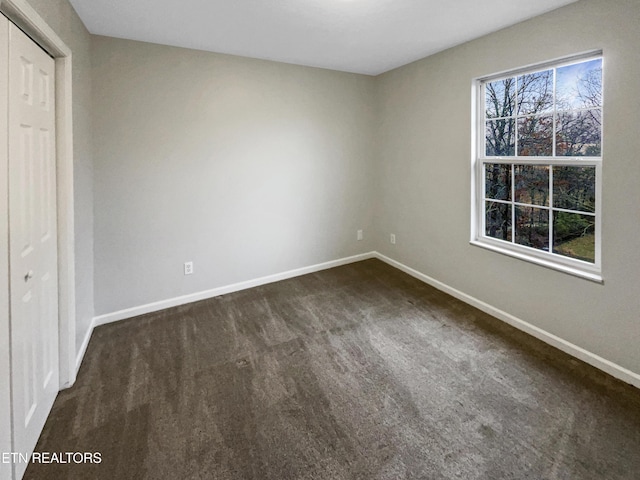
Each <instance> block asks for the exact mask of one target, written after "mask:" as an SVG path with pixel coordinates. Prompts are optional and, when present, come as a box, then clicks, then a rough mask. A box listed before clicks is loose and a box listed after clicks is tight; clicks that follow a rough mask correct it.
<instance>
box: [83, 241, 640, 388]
mask: <svg viewBox="0 0 640 480" xmlns="http://www.w3.org/2000/svg"><path fill="white" fill-rule="evenodd" d="M370 258H377V259H379V260H381V261H383V262H385V263H387V264H389V265H391V266H392V267H395V268H397V269H398V270H401V271H403V272H405V273H407V274H409V275H411V276H412V277H415V278H417V279H419V280H421V281H423V282H425V283H427V284H429V285H431V286H432V287H435V288H437V289H438V290H441V291H443V292H445V293H448V294H449V295H451V296H453V297H455V298H457V299H458V300H461V301H463V302H465V303H467V304H469V305H471V306H473V307H476V308H477V309H479V310H482V311H483V312H485V313H487V314H489V315H492V316H494V317H496V318H498V319H500V320H502V321H503V322H506V323H508V324H509V325H511V326H513V327H515V328H517V329H518V330H522V331H523V332H525V333H528V334H529V335H532V336H534V337H536V338H537V339H539V340H542V341H543V342H545V343H548V344H549V345H552V346H554V347H556V348H558V349H559V350H562V351H563V352H565V353H567V354H569V355H571V356H573V357H576V358H578V359H579V360H582V361H583V362H586V363H588V364H589V365H592V366H594V367H596V368H598V369H600V370H602V371H604V372H606V373H608V374H609V375H611V376H613V377H615V378H617V379H619V380H622V381H623V382H626V383H629V384H631V385H633V386H635V387H637V388H640V374H638V373H635V372H632V371H631V370H628V369H626V368H624V367H622V366H620V365H618V364H616V363H613V362H611V361H610V360H607V359H606V358H602V357H600V356H599V355H596V354H595V353H592V352H589V351H588V350H585V349H584V348H582V347H579V346H577V345H574V344H573V343H571V342H568V341H566V340H564V339H562V338H560V337H558V336H556V335H554V334H552V333H549V332H547V331H545V330H542V329H541V328H539V327H536V326H535V325H532V324H530V323H528V322H525V321H524V320H521V319H519V318H517V317H515V316H513V315H511V314H509V313H507V312H504V311H502V310H500V309H498V308H496V307H494V306H492V305H489V304H487V303H485V302H483V301H481V300H478V299H477V298H475V297H472V296H471V295H468V294H466V293H464V292H461V291H460V290H457V289H455V288H453V287H450V286H449V285H447V284H445V283H442V282H440V281H439V280H436V279H435V278H432V277H429V276H428V275H425V274H424V273H421V272H419V271H417V270H414V269H413V268H411V267H408V266H406V265H404V264H402V263H400V262H397V261H396V260H393V259H391V258H389V257H387V256H385V255H382V254H381V253H378V252H369V253H363V254H360V255H354V256H352V257H346V258H341V259H338V260H332V261H330V262H325V263H319V264H317V265H311V266H309V267H303V268H298V269H295V270H289V271H286V272H282V273H276V274H274V275H267V276H265V277H260V278H256V279H254V280H247V281H245V282H239V283H234V284H231V285H227V286H223V287H218V288H213V289H211V290H205V291H202V292H197V293H192V294H189V295H182V296H180V297H175V298H170V299H167V300H162V301H159V302H154V303H148V304H146V305H140V306H138V307H133V308H127V309H124V310H119V311H117V312H113V313H108V314H105V315H100V316H97V317H94V318H93V321H92V322H91V325H90V327H89V330H88V331H87V334H86V336H85V339H84V341H83V342H82V346H81V348H80V351H79V352H78V356H77V358H76V372H77V370H78V369H79V368H80V364H81V363H82V359H83V357H84V354H85V352H86V349H87V346H88V344H89V340H90V339H91V335H92V333H93V329H94V328H95V327H97V326H99V325H104V324H106V323H111V322H117V321H119V320H124V319H127V318H131V317H136V316H138V315H143V314H145V313H151V312H157V311H159V310H164V309H166V308H171V307H176V306H179V305H184V304H187V303H192V302H197V301H200V300H206V299H207V298H213V297H217V296H219V295H225V294H227V293H232V292H237V291H240V290H245V289H247V288H253V287H258V286H260V285H266V284H268V283H273V282H278V281H280V280H286V279H289V278H293V277H298V276H300V275H306V274H308V273H314V272H319V271H321V270H326V269H328V268H334V267H339V266H341V265H347V264H349V263H354V262H359V261H361V260H367V259H370Z"/></svg>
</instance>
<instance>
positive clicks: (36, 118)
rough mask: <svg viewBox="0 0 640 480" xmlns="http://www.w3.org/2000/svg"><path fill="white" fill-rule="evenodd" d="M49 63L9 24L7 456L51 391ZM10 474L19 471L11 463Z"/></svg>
mask: <svg viewBox="0 0 640 480" xmlns="http://www.w3.org/2000/svg"><path fill="white" fill-rule="evenodd" d="M54 79H55V70H54V60H53V59H52V58H51V57H49V55H47V54H46V53H45V52H44V51H43V50H42V49H41V48H40V47H39V46H38V45H36V44H35V43H34V42H33V41H32V40H31V39H30V38H29V37H27V36H26V35H25V34H24V33H23V32H22V31H21V30H20V29H18V28H17V27H16V26H15V25H13V24H11V23H10V24H9V120H8V121H9V128H8V130H9V260H10V265H9V270H10V289H11V293H10V303H11V307H10V311H11V320H10V322H11V360H12V361H11V387H12V410H13V451H15V452H21V453H31V452H32V451H33V448H34V446H35V444H36V442H37V440H38V437H39V436H40V432H41V431H42V427H43V426H44V423H45V420H46V418H47V416H48V414H49V411H50V410H51V406H52V405H53V401H54V400H55V398H56V395H57V393H58V368H59V367H58V272H57V230H56V161H55V144H54V141H55V131H54V127H55V111H54V106H55V98H54ZM15 467H16V477H17V478H20V477H21V476H22V474H23V472H24V470H25V468H26V465H25V464H24V463H18V464H16V466H15Z"/></svg>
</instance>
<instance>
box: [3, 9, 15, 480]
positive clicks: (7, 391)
mask: <svg viewBox="0 0 640 480" xmlns="http://www.w3.org/2000/svg"><path fill="white" fill-rule="evenodd" d="M8 80H9V21H8V20H7V19H6V18H5V17H4V16H3V15H2V14H0V452H10V451H11V449H12V448H13V447H12V445H11V370H10V360H9V352H10V345H11V344H10V335H9V332H10V329H9V216H8V215H7V212H8V211H9V204H8V195H9V194H8V193H7V192H8V190H7V189H8V187H9V183H8V179H7V172H8V166H7V163H8V160H7V154H8V146H7V145H8V133H9V129H8V127H7V117H8V113H7V112H8V107H7V100H8V96H7V92H8V91H9V87H8V84H7V82H8ZM11 471H12V469H11V464H10V463H3V462H0V478H3V479H5V478H7V479H8V478H11Z"/></svg>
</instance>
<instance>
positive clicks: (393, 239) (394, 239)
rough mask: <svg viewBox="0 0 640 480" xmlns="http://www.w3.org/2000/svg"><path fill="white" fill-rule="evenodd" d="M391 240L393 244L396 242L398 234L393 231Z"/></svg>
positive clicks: (390, 236)
mask: <svg viewBox="0 0 640 480" xmlns="http://www.w3.org/2000/svg"><path fill="white" fill-rule="evenodd" d="M389 241H390V242H391V244H392V245H395V244H396V234H395V233H392V234H391V235H389Z"/></svg>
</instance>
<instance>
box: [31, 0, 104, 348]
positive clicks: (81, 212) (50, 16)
mask: <svg viewBox="0 0 640 480" xmlns="http://www.w3.org/2000/svg"><path fill="white" fill-rule="evenodd" d="M28 2H29V4H30V5H31V6H32V7H33V8H34V9H35V10H36V11H37V12H38V14H39V15H40V16H41V17H42V18H43V19H44V20H45V22H47V24H48V25H49V26H50V27H51V28H52V29H53V30H54V31H55V32H56V34H57V35H58V36H59V37H60V38H61V39H62V40H63V41H64V42H65V43H66V44H67V46H68V47H69V48H70V49H71V51H72V53H73V87H72V88H73V156H74V159H73V160H74V165H73V168H74V172H73V176H74V185H73V188H74V202H75V214H74V221H75V255H76V259H75V266H76V272H75V274H76V323H77V325H76V350H77V351H79V349H80V345H81V344H82V341H83V340H84V338H85V336H86V335H87V333H88V330H89V326H90V324H91V321H92V319H93V162H92V156H91V134H92V130H91V120H92V115H91V110H90V104H91V75H90V69H91V57H90V49H91V35H90V34H89V32H88V31H87V29H86V28H85V26H84V24H83V23H82V21H81V20H80V18H79V17H78V15H77V14H76V12H75V10H74V9H73V8H72V7H71V5H70V4H69V2H68V1H67V0H28Z"/></svg>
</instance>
